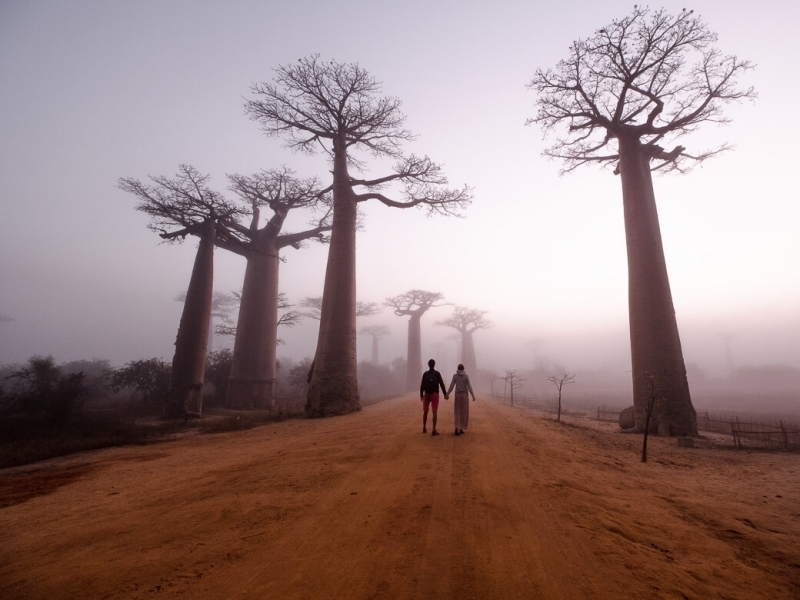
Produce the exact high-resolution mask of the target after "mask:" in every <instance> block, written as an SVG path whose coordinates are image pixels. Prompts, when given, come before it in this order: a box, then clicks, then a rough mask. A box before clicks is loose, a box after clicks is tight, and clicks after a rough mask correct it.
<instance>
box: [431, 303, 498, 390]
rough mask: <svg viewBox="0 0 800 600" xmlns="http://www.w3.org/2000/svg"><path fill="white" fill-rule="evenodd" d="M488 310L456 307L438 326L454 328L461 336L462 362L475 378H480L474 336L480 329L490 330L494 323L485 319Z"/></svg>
mask: <svg viewBox="0 0 800 600" xmlns="http://www.w3.org/2000/svg"><path fill="white" fill-rule="evenodd" d="M488 312H489V311H487V310H477V309H474V308H467V307H465V306H456V307H455V308H453V314H451V315H450V316H449V317H448V318H446V319H445V320H444V321H438V322H437V323H436V324H437V325H445V326H447V327H452V328H453V329H455V330H456V331H458V333H459V334H461V362H462V363H464V368H465V370H466V371H467V373H473V377H477V376H478V361H477V360H476V358H475V342H474V341H473V339H472V336H473V335H474V333H475V332H476V331H478V330H479V329H488V328H490V327H493V326H494V323H492V322H491V321H489V320H488V319H487V318H485V317H484V315H485V314H486V313H488Z"/></svg>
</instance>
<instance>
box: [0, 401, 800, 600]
mask: <svg viewBox="0 0 800 600" xmlns="http://www.w3.org/2000/svg"><path fill="white" fill-rule="evenodd" d="M442 404H443V407H442V409H441V411H440V412H441V417H440V424H439V429H440V431H441V432H442V435H440V436H438V437H432V436H430V435H423V434H422V433H421V423H420V420H421V419H420V416H421V410H420V403H419V400H418V399H416V398H415V397H414V396H407V397H405V398H399V399H395V400H390V401H386V402H382V403H380V404H377V405H374V406H370V407H367V408H365V409H364V410H363V411H362V412H360V413H357V414H354V415H349V416H346V417H337V418H332V419H323V420H292V421H285V422H282V423H276V424H270V425H267V426H264V427H260V428H257V429H253V430H250V431H246V432H235V433H226V434H216V435H204V436H201V435H194V436H190V437H186V438H183V439H180V440H177V441H173V442H167V443H163V444H158V445H154V446H148V447H142V448H120V449H113V450H107V451H101V452H95V453H89V454H83V455H79V456H74V457H69V458H65V459H58V460H53V461H48V462H46V463H41V464H39V465H35V466H32V467H26V468H16V469H9V470H6V471H2V472H0V506H4V508H2V509H0V597H1V598H4V599H9V600H10V599H13V598H47V599H53V598H92V599H98V598H155V597H159V598H173V597H178V596H180V597H184V598H236V599H240V598H356V599H368V598H458V599H462V600H468V599H487V598H492V599H493V598H526V599H528V598H676V597H677V598H682V597H686V598H742V599H745V598H746V599H752V598H771V599H775V598H798V597H800V518H799V517H800V484H799V483H798V473H800V457H798V456H797V455H787V454H768V453H746V452H741V451H733V450H720V449H718V448H708V447H701V448H692V449H687V448H678V447H677V445H676V444H675V440H668V439H660V438H656V439H652V438H651V441H650V461H649V462H648V463H647V464H642V463H641V462H640V457H639V450H640V439H639V438H638V437H632V436H628V435H623V434H619V433H614V432H613V430H611V429H609V430H605V431H603V430H598V429H594V428H593V427H594V426H593V425H590V424H589V422H588V421H587V422H586V424H585V425H584V424H577V425H565V424H558V423H555V422H553V421H552V420H551V417H545V416H543V415H542V414H540V413H535V412H532V411H529V410H525V409H518V408H510V407H507V406H502V405H499V404H496V403H493V402H490V401H482V400H481V398H480V396H479V398H478V402H476V403H472V404H471V408H472V414H471V417H470V418H471V420H470V428H469V431H468V432H467V434H466V435H464V436H460V437H455V436H454V435H453V432H452V429H451V427H452V422H453V421H452V412H451V411H452V404H451V403H448V402H442Z"/></svg>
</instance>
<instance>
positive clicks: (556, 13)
mask: <svg viewBox="0 0 800 600" xmlns="http://www.w3.org/2000/svg"><path fill="white" fill-rule="evenodd" d="M663 4H664V6H665V7H666V8H667V9H668V10H670V11H673V12H678V11H680V10H681V9H682V8H683V7H684V6H686V7H687V8H690V9H694V10H695V12H696V13H699V14H701V15H702V16H703V18H704V20H705V22H706V23H707V24H708V26H709V28H710V29H711V30H712V31H716V32H717V33H718V34H719V39H718V42H717V46H718V47H719V48H720V49H721V50H722V52H723V53H724V54H736V55H737V56H739V57H740V58H743V59H747V60H750V61H752V62H753V63H754V64H755V65H756V68H755V69H754V70H753V71H751V72H749V73H746V74H745V75H743V76H742V84H743V85H747V86H750V85H752V86H754V87H755V89H756V91H757V93H758V98H757V99H756V100H755V101H754V102H743V103H741V104H732V105H730V106H728V107H726V109H725V114H726V115H727V116H728V117H730V119H731V123H730V124H728V125H726V126H724V127H717V126H715V125H714V124H706V125H705V127H704V128H701V129H699V130H698V131H697V132H695V133H693V134H692V135H690V136H688V137H687V138H686V139H685V141H682V142H681V143H683V144H684V145H685V146H686V147H687V148H689V150H690V151H695V150H697V151H699V150H700V149H704V148H708V147H713V146H716V145H718V144H720V143H722V142H724V141H728V142H730V143H731V144H732V145H733V146H734V148H733V149H732V150H731V151H729V152H726V153H723V154H721V155H720V156H718V157H716V158H714V159H712V160H709V161H707V162H705V163H704V164H703V165H702V166H700V167H698V168H696V169H694V170H693V171H691V172H689V173H688V174H685V175H679V174H669V175H656V176H655V177H654V185H655V193H656V199H657V202H658V210H659V218H660V222H661V233H662V236H663V240H664V249H665V253H666V260H667V267H668V270H669V275H670V283H671V286H672V295H673V299H674V304H675V310H676V313H677V319H678V325H679V328H680V332H681V339H682V343H683V350H684V357H685V360H686V363H687V368H688V371H689V383H690V385H691V386H692V392H693V395H694V397H695V404H698V405H701V406H702V404H703V403H702V401H699V400H698V399H699V398H703V397H706V398H708V399H709V403H711V404H712V406H715V407H718V406H723V405H724V400H719V394H720V393H726V392H731V393H733V394H734V395H737V394H738V395H737V398H738V397H741V398H747V397H751V398H752V397H755V396H754V394H755V392H753V393H750V392H749V391H748V390H755V391H761V392H764V391H765V390H767V391H770V393H774V394H778V395H780V397H781V398H783V399H782V400H781V407H783V408H790V407H792V406H794V404H793V403H796V401H797V400H798V399H800V398H798V395H799V394H800V377H798V373H800V310H799V309H798V307H800V276H798V275H800V267H798V265H800V201H799V200H800V198H798V191H797V182H796V177H795V176H794V174H795V172H796V166H795V162H796V152H794V151H793V148H792V147H793V146H794V145H795V144H796V143H797V140H798V139H800V122H798V120H797V119H796V118H794V115H795V113H796V110H797V109H796V104H797V88H798V81H800V63H799V62H798V57H800V39H799V38H798V36H797V34H796V31H795V28H796V24H797V23H798V21H800V4H798V3H796V2H789V1H783V0H766V1H765V2H762V3H759V4H758V5H756V4H755V3H751V2H722V1H719V0H703V1H699V2H696V3H694V4H688V5H687V4H685V3H680V4H679V3H677V2H674V1H672V0H667V1H665V2H664V3H663ZM631 8H632V4H631V3H629V2H622V1H601V2H589V1H584V0H579V1H576V2H573V3H571V4H570V6H569V9H568V10H567V9H565V8H564V7H563V5H559V4H553V5H547V6H546V7H542V6H539V5H537V3H535V2H529V1H528V2H522V1H516V0H498V1H495V2H488V1H487V2H482V1H466V2H435V3H431V2H421V1H418V0H410V1H407V2H402V3H375V2H366V1H361V0H345V1H343V2H336V3H331V2H322V1H320V0H298V1H295V2H286V3H281V4H279V3H277V2H267V3H264V2H256V1H252V0H233V1H231V2H226V3H218V2H210V1H206V0H201V1H193V2H189V1H176V2H169V3H162V2H155V1H151V0H146V1H144V2H136V3H108V2H102V1H100V0H94V1H92V0H79V1H77V2H71V3H61V2H54V1H52V0H46V1H43V2H37V3H27V2H13V1H12V2H4V3H2V4H0V106H2V110H1V111H0V139H2V140H3V143H2V144H1V145H0V202H2V209H3V219H2V221H0V316H2V322H0V364H9V363H22V362H24V361H25V360H26V359H27V358H28V357H30V356H31V355H34V354H40V355H48V354H50V355H53V356H54V357H55V358H56V360H57V361H59V362H61V361H69V360H76V359H92V358H98V359H108V360H110V361H111V363H112V364H113V365H122V364H124V363H126V362H128V361H131V360H135V359H140V358H150V357H162V358H164V359H166V360H170V359H171V358H172V354H173V352H174V346H173V344H174V341H175V335H176V331H177V327H178V322H179V319H180V315H181V303H179V302H176V301H175V297H176V296H177V295H178V294H180V293H182V292H185V291H186V286H187V283H188V280H189V276H190V272H191V268H192V263H193V260H194V254H195V250H196V241H195V240H194V239H192V238H187V239H186V241H184V242H183V243H182V244H163V243H160V242H161V240H160V238H159V237H158V235H156V234H155V233H154V232H152V231H150V230H148V229H147V227H146V225H147V217H146V215H143V214H141V213H138V212H136V211H135V210H134V208H133V207H134V205H135V198H134V197H133V196H132V195H131V194H128V193H126V192H124V191H122V190H120V189H119V188H118V187H117V182H118V179H119V178H120V177H132V178H137V179H141V180H145V181H146V180H147V178H148V176H158V175H164V176H173V175H174V174H175V173H176V171H177V169H178V166H179V165H180V164H189V165H192V166H193V167H195V168H196V169H197V170H198V171H200V172H201V173H208V174H210V175H211V178H212V179H211V186H212V187H213V188H215V189H216V190H218V191H220V192H223V193H226V187H227V185H228V183H227V177H226V176H227V175H228V174H236V173H238V174H243V175H249V174H252V173H255V172H257V171H259V170H260V169H269V168H278V167H281V166H283V165H286V166H288V167H290V168H292V169H294V170H295V171H296V173H297V175H298V176H301V177H310V176H317V177H319V178H320V179H321V180H322V181H323V182H326V183H327V181H328V179H329V178H330V175H329V166H328V164H327V162H326V159H325V157H324V156H323V155H316V156H305V155H300V154H294V153H292V152H291V151H290V150H288V149H286V148H284V147H283V146H282V143H281V140H279V139H274V138H268V137H266V136H265V135H264V134H263V133H261V132H260V131H259V126H258V124H257V123H255V122H253V121H251V120H249V119H248V117H247V116H246V115H245V113H244V102H245V100H246V99H249V98H251V97H252V93H251V85H252V84H254V83H257V82H266V81H270V80H271V79H272V78H273V76H274V69H275V68H277V67H278V66H280V65H286V64H292V63H294V62H296V61H297V60H298V59H300V58H301V57H306V56H309V55H313V54H315V53H319V55H320V58H321V59H323V60H336V61H339V62H357V63H359V64H360V65H361V66H362V67H363V68H365V69H366V70H367V71H368V72H369V73H370V74H371V75H373V76H374V77H375V78H376V79H377V80H378V81H380V82H382V83H383V93H384V94H386V95H392V96H397V97H398V98H399V99H400V100H401V101H402V103H403V106H402V110H403V112H404V114H405V115H406V116H407V120H406V123H405V125H406V127H407V128H408V129H409V130H411V131H412V132H413V133H414V134H416V136H417V137H416V140H415V141H413V142H411V143H410V144H408V147H407V149H408V151H409V152H414V153H416V154H418V155H428V156H430V157H431V159H433V160H434V161H437V162H439V163H441V164H443V165H444V172H445V174H446V175H447V177H448V179H449V183H450V185H451V186H453V187H461V186H463V185H468V186H471V187H472V188H474V199H473V203H472V205H471V206H470V207H469V208H468V209H467V210H466V211H465V218H462V219H458V218H452V217H427V216H426V215H425V213H424V212H422V211H418V210H416V209H408V210H398V209H390V208H387V207H386V206H383V205H381V204H372V203H369V202H368V203H363V204H362V207H363V209H364V215H363V230H362V231H360V232H359V233H358V241H357V248H358V250H357V292H358V298H359V300H360V301H363V302H376V303H383V302H384V301H385V300H386V298H387V297H391V296H396V295H398V294H401V293H404V292H406V291H408V290H410V289H415V288H416V289H423V290H430V291H435V292H441V293H443V294H444V297H445V302H449V303H452V304H453V305H458V306H466V307H470V308H475V309H480V310H485V311H488V312H487V314H486V317H487V318H488V319H490V320H491V321H492V322H493V323H494V327H492V328H490V329H486V330H482V331H479V332H477V333H476V334H475V343H476V353H477V362H478V366H479V368H480V369H482V370H486V371H496V372H498V373H502V372H504V371H505V370H509V369H516V370H520V371H530V370H535V369H539V370H540V371H542V372H544V371H555V370H559V369H567V370H569V371H572V372H576V373H578V374H579V382H580V380H581V377H583V381H584V384H582V385H583V386H584V387H579V386H578V385H576V386H575V389H578V390H580V393H588V385H589V384H588V383H586V382H603V381H608V382H614V386H616V387H618V388H619V389H624V388H625V386H629V384H630V374H629V372H630V343H629V338H628V312H627V303H628V297H627V267H626V249H625V233H624V228H623V215H622V199H621V189H620V181H619V177H617V176H615V175H614V174H613V173H612V172H611V170H610V169H603V168H600V167H595V166H591V165H590V166H586V167H581V168H579V169H577V170H576V171H574V172H572V173H570V174H566V175H563V176H562V175H559V170H560V169H561V168H562V165H561V164H559V163H557V162H555V161H549V160H547V159H545V158H544V157H543V156H542V151H543V150H544V149H545V148H546V147H548V146H549V145H550V144H551V143H552V140H545V139H543V133H542V131H541V129H540V128H539V127H538V126H536V125H533V126H527V127H526V126H525V121H526V119H528V118H531V117H533V116H535V113H536V107H535V100H536V96H535V93H534V92H533V91H531V90H528V89H526V84H527V83H529V82H530V81H531V78H532V77H533V75H534V73H535V71H536V69H537V68H550V67H554V66H555V65H556V63H557V62H558V61H559V60H561V59H563V58H565V57H566V55H567V50H568V48H569V45H570V44H571V43H572V42H573V40H576V39H578V38H581V37H584V38H585V37H587V36H589V35H591V34H592V33H593V32H594V31H595V30H596V29H598V28H599V27H602V26H603V25H605V24H607V23H609V22H610V21H611V20H612V19H614V18H620V17H622V16H624V15H626V14H628V13H629V12H630V10H631ZM359 158H360V159H362V160H364V161H365V164H366V165H368V167H369V168H368V170H367V173H368V174H371V175H375V176H379V175H381V174H382V173H384V172H385V170H386V166H387V165H388V164H389V163H386V162H385V161H373V160H372V159H371V158H370V157H369V156H368V155H359ZM307 221H308V216H307V215H302V214H298V215H292V216H291V217H290V218H289V220H288V221H287V226H286V227H285V228H284V229H285V230H289V231H292V230H299V229H301V228H303V227H305V225H306V223H307ZM326 252H327V247H325V246H322V245H319V244H314V243H309V244H307V247H305V248H304V249H300V250H295V249H292V248H288V249H285V250H284V251H283V252H282V256H283V258H284V259H285V262H284V263H283V264H282V265H281V274H280V277H281V284H280V289H281V291H282V292H283V293H285V294H286V297H287V298H288V300H289V302H291V303H293V304H295V309H297V306H296V305H297V304H298V303H299V302H300V301H301V300H302V299H303V298H306V297H315V296H320V295H321V294H322V284H323V277H324V272H325V260H326ZM244 267H245V262H244V260H243V259H242V258H240V257H238V256H236V255H233V254H231V253H228V252H225V251H223V250H219V249H218V250H217V251H216V256H215V284H214V288H215V290H216V291H219V292H223V293H232V292H235V291H238V290H240V289H241V287H242V278H243V274H244ZM451 310H452V306H442V307H439V308H434V309H431V310H430V311H429V312H428V313H426V314H425V316H424V317H423V319H422V352H423V357H424V359H427V358H429V357H434V358H436V359H437V362H438V363H439V365H440V366H441V370H442V371H443V372H450V371H452V370H453V369H454V367H455V365H456V363H457V360H458V354H457V353H458V346H457V342H456V341H454V340H453V339H452V334H453V333H455V331H454V330H453V329H450V328H447V327H444V326H441V325H436V323H437V321H441V320H443V319H445V318H446V317H447V316H448V315H449V314H450V311H451ZM232 316H233V315H232ZM406 323H407V318H405V317H402V318H401V317H397V316H395V315H393V314H392V311H391V309H389V308H384V309H383V310H382V312H381V313H379V314H377V315H374V316H370V317H363V318H359V320H358V327H359V329H360V328H361V327H363V326H366V325H374V324H382V325H386V326H388V327H389V328H390V330H391V333H390V334H389V335H388V336H386V337H384V338H382V339H381V340H380V345H379V351H380V355H379V358H380V362H382V363H389V362H390V361H392V360H393V359H394V358H396V357H405V355H406ZM318 324H319V322H318V321H316V320H313V319H309V318H306V319H304V320H303V321H302V322H301V323H299V324H298V325H296V326H295V327H292V328H283V329H281V330H280V331H279V336H280V337H281V338H282V340H283V342H284V343H283V345H281V346H280V348H279V349H278V356H279V357H282V358H283V359H284V360H287V359H291V360H293V361H299V360H301V359H303V358H305V357H310V356H313V354H314V350H315V346H316V336H317V331H318ZM232 342H233V338H231V337H224V336H216V338H215V340H214V349H220V348H224V347H230V346H232ZM371 344H372V340H371V338H370V337H369V336H367V335H359V336H358V354H359V360H368V359H370V357H371V347H372V346H371ZM619 382H621V383H619ZM617 384H619V385H617ZM598 385H601V383H598ZM609 385H610V384H609ZM570 391H572V390H570ZM748 394H749V396H748ZM743 402H744V400H741V402H740V400H736V402H735V403H733V404H735V406H733V407H734V408H739V407H740V405H741V403H743Z"/></svg>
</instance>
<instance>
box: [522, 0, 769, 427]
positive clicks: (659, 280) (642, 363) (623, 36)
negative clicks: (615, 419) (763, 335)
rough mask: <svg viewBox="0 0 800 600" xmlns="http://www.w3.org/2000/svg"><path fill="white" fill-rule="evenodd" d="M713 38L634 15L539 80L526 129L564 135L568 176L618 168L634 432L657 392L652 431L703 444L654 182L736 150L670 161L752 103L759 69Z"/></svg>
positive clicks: (674, 19)
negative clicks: (653, 386)
mask: <svg viewBox="0 0 800 600" xmlns="http://www.w3.org/2000/svg"><path fill="white" fill-rule="evenodd" d="M716 40H717V36H716V34H714V33H712V32H711V31H709V29H708V28H707V26H706V25H705V23H703V21H702V20H701V19H700V17H698V16H696V15H694V13H693V12H692V11H686V10H684V11H682V12H680V13H679V14H677V15H670V14H668V13H667V12H666V11H664V10H656V11H651V10H650V9H649V8H647V7H642V6H635V7H634V10H633V13H632V14H631V15H630V16H627V17H625V18H623V19H619V20H614V21H612V22H611V24H610V25H608V26H606V27H604V28H602V29H598V30H597V31H596V32H595V33H594V34H593V35H592V36H591V37H589V38H588V39H586V40H578V41H576V42H574V43H573V44H572V46H571V47H570V53H569V56H568V58H566V59H564V60H561V61H560V62H559V63H558V64H557V66H556V68H555V70H551V69H547V70H541V69H540V70H537V71H536V74H535V75H534V77H533V80H532V81H531V82H530V83H529V84H528V88H529V89H532V90H535V91H536V92H537V93H538V98H537V105H538V112H537V115H536V117H535V118H532V119H529V120H528V124H532V123H537V124H539V125H541V126H542V127H543V129H544V131H545V133H551V132H557V134H556V135H557V138H556V141H555V144H554V145H553V146H552V147H550V148H549V149H548V150H546V151H545V155H546V156H549V157H551V158H557V159H560V160H562V161H563V162H564V165H565V167H564V169H563V172H570V171H572V170H574V169H576V168H578V167H579V166H582V165H586V164H592V163H597V164H600V165H615V169H614V173H615V174H618V175H619V176H620V179H621V183H622V203H623V211H624V219H625V237H626V244H627V253H628V303H629V321H630V336H631V357H632V373H633V376H632V379H633V395H634V407H635V409H634V412H635V420H636V427H637V429H638V430H639V431H641V429H642V428H643V427H644V420H645V409H646V406H647V404H648V401H649V389H650V381H649V380H648V378H647V376H646V375H645V374H646V373H651V374H654V376H655V377H657V379H658V381H657V387H658V389H659V390H660V392H659V393H660V394H661V395H662V397H663V398H662V400H663V401H661V402H659V403H658V410H657V411H656V413H655V414H653V422H652V423H651V427H653V428H654V429H656V430H659V431H662V432H664V433H669V434H670V435H697V423H696V420H697V419H696V414H695V410H694V407H693V406H692V400H691V396H690V393H689V385H688V382H687V379H686V367H685V364H684V360H683V352H682V350H681V342H680V337H679V334H678V326H677V321H676V318H675V309H674V307H673V303H672V293H671V291H670V286H669V280H668V277H667V268H666V261H665V259H664V251H663V247H662V242H661V231H660V228H659V223H658V214H657V211H656V203H655V193H654V191H653V182H652V174H651V172H652V171H662V172H665V171H678V172H684V171H686V170H687V169H688V168H689V167H690V166H691V165H692V164H697V163H700V162H702V161H704V160H706V159H708V158H711V157H713V156H716V155H717V154H719V153H720V152H722V151H724V150H726V149H727V148H728V146H727V145H726V144H725V145H722V146H720V147H717V148H713V149H709V150H703V151H700V152H697V153H694V154H690V153H688V152H687V150H686V148H685V147H684V146H681V145H675V146H674V147H673V148H672V149H671V150H667V149H665V148H666V147H669V146H670V145H671V144H673V143H674V142H675V141H676V140H677V139H679V138H681V137H683V136H685V135H686V134H689V133H691V132H693V131H694V130H695V129H697V128H698V127H699V126H700V125H702V124H703V123H724V122H726V121H727V119H726V118H725V117H724V116H723V114H722V107H723V105H724V104H726V103H729V102H733V101H739V100H744V99H748V98H754V97H755V93H754V91H753V88H740V87H738V85H737V81H736V79H737V77H738V76H739V75H741V74H743V73H744V72H746V71H748V70H750V69H751V68H752V65H751V64H750V63H749V62H747V61H742V60H739V59H738V58H737V57H735V56H730V55H727V56H726V55H723V54H722V53H721V52H720V51H719V50H717V49H716V48H714V47H713V44H714V43H715V42H716Z"/></svg>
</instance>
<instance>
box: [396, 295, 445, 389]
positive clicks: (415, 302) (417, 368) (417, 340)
mask: <svg viewBox="0 0 800 600" xmlns="http://www.w3.org/2000/svg"><path fill="white" fill-rule="evenodd" d="M443 298H444V294H442V293H440V292H429V291H426V290H417V289H414V290H409V291H407V292H406V293H405V294H400V295H399V296H392V297H391V298H387V299H386V301H385V302H384V303H383V304H384V306H388V307H390V308H392V309H393V310H394V314H396V315H397V316H398V317H403V316H408V354H407V361H406V391H407V392H412V391H414V390H415V389H418V388H419V382H420V379H421V378H422V333H421V328H420V321H421V320H422V315H424V314H425V313H426V312H428V310H430V309H431V308H436V307H438V306H444V304H437V302H440V301H441V300H442V299H443Z"/></svg>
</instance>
